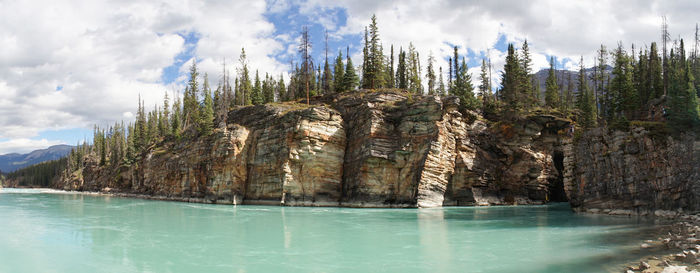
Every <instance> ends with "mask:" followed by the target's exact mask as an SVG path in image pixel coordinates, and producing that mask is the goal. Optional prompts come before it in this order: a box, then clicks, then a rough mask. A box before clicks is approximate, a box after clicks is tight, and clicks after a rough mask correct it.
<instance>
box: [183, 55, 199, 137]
mask: <svg viewBox="0 0 700 273" xmlns="http://www.w3.org/2000/svg"><path fill="white" fill-rule="evenodd" d="M198 77H199V72H198V71H197V62H196V61H192V66H190V81H189V83H188V85H187V88H185V98H184V101H183V103H184V108H183V111H182V113H183V115H184V118H185V126H184V127H185V128H187V127H189V126H193V125H194V126H196V123H197V121H198V120H199V99H198V98H197V93H198V92H199V82H198V81H197V78H198Z"/></svg>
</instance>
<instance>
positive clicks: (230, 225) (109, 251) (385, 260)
mask: <svg viewBox="0 0 700 273" xmlns="http://www.w3.org/2000/svg"><path fill="white" fill-rule="evenodd" d="M657 227H658V226H656V225H654V223H653V222H652V221H651V220H648V219H643V218H634V217H633V218H629V217H615V216H604V215H581V214H575V213H572V212H571V211H570V209H569V207H568V204H566V203H558V204H551V205H542V206H503V207H451V208H435V209H357V208H311V207H276V206H230V205H208V204H192V203H180V202H166V201H151V200H141V199H131V198H117V197H109V196H91V195H84V194H67V193H46V192H45V191H42V190H25V189H0V272H607V271H612V272H620V270H621V267H620V265H621V264H622V263H624V262H628V261H633V260H635V259H639V258H640V257H642V256H644V255H648V254H649V253H644V252H643V251H640V247H639V245H640V244H641V243H642V242H643V241H644V240H646V239H653V238H654V237H653V236H654V233H655V232H657Z"/></svg>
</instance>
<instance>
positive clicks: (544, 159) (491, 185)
mask: <svg viewBox="0 0 700 273" xmlns="http://www.w3.org/2000/svg"><path fill="white" fill-rule="evenodd" d="M568 125H569V123H568V121H566V120H562V119H559V118H556V117H553V116H548V115H535V116H530V117H527V118H525V119H524V120H520V121H518V122H514V123H495V124H492V125H491V126H490V127H488V126H487V124H485V123H484V122H482V121H478V120H477V121H476V122H474V123H473V124H471V125H467V127H466V130H462V131H463V132H466V133H465V134H463V135H457V136H458V141H457V157H456V161H455V173H454V175H453V177H452V180H451V183H450V184H449V187H448V194H447V195H446V200H445V202H444V205H489V204H541V203H546V202H549V201H565V197H563V196H562V195H563V189H562V187H561V185H563V184H562V179H561V177H562V171H563V166H561V164H558V163H557V161H555V158H557V159H558V160H561V159H563V157H561V158H559V157H558V156H557V155H561V154H562V153H563V149H564V147H565V144H566V143H567V142H568V141H569V138H568V137H566V136H565V135H562V132H561V131H562V129H564V128H567V127H568Z"/></svg>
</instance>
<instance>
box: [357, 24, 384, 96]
mask: <svg viewBox="0 0 700 273" xmlns="http://www.w3.org/2000/svg"><path fill="white" fill-rule="evenodd" d="M363 56H364V62H363V63H364V65H363V67H362V68H363V69H362V88H368V89H375V88H380V87H382V86H384V72H383V71H382V70H383V68H384V64H383V62H384V54H383V53H382V47H381V44H380V40H379V28H378V27H377V16H376V15H372V22H371V23H370V25H369V32H368V31H367V30H366V29H365V49H364V51H363Z"/></svg>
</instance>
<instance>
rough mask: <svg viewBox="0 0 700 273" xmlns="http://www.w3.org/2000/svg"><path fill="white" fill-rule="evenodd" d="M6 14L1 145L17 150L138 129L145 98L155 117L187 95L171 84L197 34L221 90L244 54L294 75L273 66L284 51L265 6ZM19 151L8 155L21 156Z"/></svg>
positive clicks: (6, 5) (18, 10)
mask: <svg viewBox="0 0 700 273" xmlns="http://www.w3.org/2000/svg"><path fill="white" fill-rule="evenodd" d="M0 7H1V8H0V44H2V45H3V46H2V47H3V49H2V50H0V138H12V141H15V140H16V141H20V140H21V139H25V140H26V139H27V138H32V137H35V136H36V135H38V133H39V132H40V131H42V130H46V129H52V130H60V129H65V128H76V127H78V128H90V127H91V126H92V124H94V123H97V124H100V125H106V124H110V123H112V122H114V121H118V120H121V119H123V118H126V119H127V120H128V119H132V118H133V114H131V112H130V111H134V109H135V108H136V106H137V103H138V102H137V97H138V96H139V94H140V95H141V98H142V99H143V100H144V101H145V104H146V105H147V107H149V108H150V107H152V106H153V105H154V104H156V103H160V102H161V99H162V96H163V94H164V93H165V92H166V91H168V92H171V91H172V90H181V86H178V84H169V85H166V84H164V83H163V82H162V80H161V77H162V73H163V69H164V68H166V67H168V66H170V65H171V64H173V62H174V61H175V57H176V56H177V55H178V54H179V53H181V52H183V51H185V50H186V49H187V46H188V44H186V43H185V39H184V38H183V37H182V36H181V35H186V34H188V33H196V35H198V37H199V42H198V43H197V47H196V49H195V51H194V53H195V54H196V55H197V56H199V57H198V61H199V62H200V66H201V71H202V72H207V73H209V74H210V80H211V81H212V85H215V84H216V81H217V80H216V79H217V78H218V75H219V72H220V70H221V69H220V63H221V61H222V60H223V58H227V61H228V62H229V63H233V62H234V60H237V59H238V54H239V53H240V50H241V47H246V51H247V53H248V56H249V58H250V59H251V60H254V62H251V63H252V64H253V66H254V67H252V69H262V70H264V71H272V72H278V71H283V69H284V65H283V64H280V63H278V62H277V61H275V59H274V58H273V56H274V55H273V54H274V53H275V52H276V51H280V50H283V49H284V48H283V47H282V46H281V43H280V42H278V41H276V40H275V39H274V38H273V37H271V34H272V32H273V30H274V27H273V25H272V24H271V23H269V22H268V21H267V20H266V19H265V17H264V16H263V13H264V12H265V11H266V6H265V3H264V2H261V1H236V2H230V1H214V0H211V1H180V0H172V1H158V2H156V1H146V2H143V1H108V0H98V1H88V2H84V1H73V0H61V1H2V2H0ZM188 66H189V64H185V65H183V68H184V71H186V70H187V67H188ZM178 79H184V77H183V76H180V77H179V78H178ZM59 86H60V87H59ZM58 89H60V91H57V90H58ZM12 141H11V142H2V143H0V149H8V147H10V145H14V147H18V149H19V148H21V147H20V146H17V145H15V144H13V143H18V142H12ZM25 142H26V141H25ZM22 143H24V142H22ZM32 143H41V142H36V141H34V142H32Z"/></svg>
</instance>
